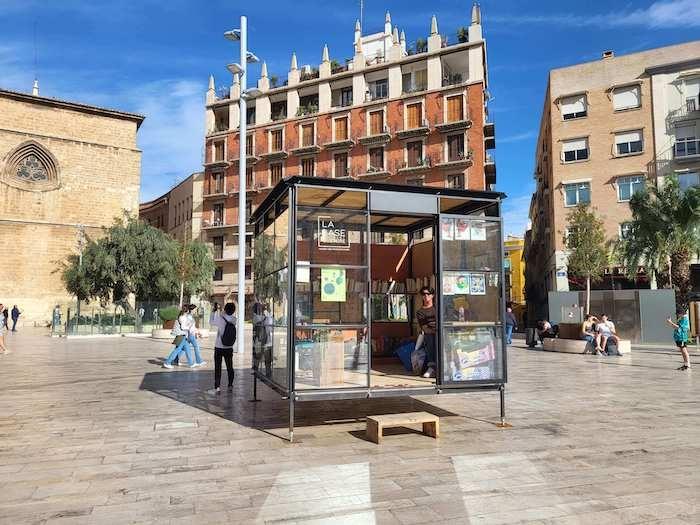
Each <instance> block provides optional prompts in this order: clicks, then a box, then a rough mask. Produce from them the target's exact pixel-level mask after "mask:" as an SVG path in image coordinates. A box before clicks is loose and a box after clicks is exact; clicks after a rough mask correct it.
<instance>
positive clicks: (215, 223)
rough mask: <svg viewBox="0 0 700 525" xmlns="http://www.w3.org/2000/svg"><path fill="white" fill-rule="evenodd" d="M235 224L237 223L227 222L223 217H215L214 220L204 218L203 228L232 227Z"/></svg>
mask: <svg viewBox="0 0 700 525" xmlns="http://www.w3.org/2000/svg"><path fill="white" fill-rule="evenodd" d="M233 226H235V224H225V223H224V221H223V219H214V220H211V221H209V220H206V219H205V220H203V221H202V229H203V230H217V229H220V228H232V227H233Z"/></svg>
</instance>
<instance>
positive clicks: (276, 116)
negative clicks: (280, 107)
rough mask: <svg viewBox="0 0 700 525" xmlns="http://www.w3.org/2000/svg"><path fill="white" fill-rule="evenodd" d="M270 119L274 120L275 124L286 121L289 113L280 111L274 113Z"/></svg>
mask: <svg viewBox="0 0 700 525" xmlns="http://www.w3.org/2000/svg"><path fill="white" fill-rule="evenodd" d="M270 118H271V119H272V121H273V122H277V121H278V120H284V119H286V118H287V111H280V112H279V113H273V114H272V115H271V116H270Z"/></svg>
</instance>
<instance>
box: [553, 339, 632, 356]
mask: <svg viewBox="0 0 700 525" xmlns="http://www.w3.org/2000/svg"><path fill="white" fill-rule="evenodd" d="M586 347H588V348H587V349H588V351H589V352H591V351H592V350H593V345H592V344H589V343H588V341H586V340H584V339H561V338H547V339H545V340H544V341H543V343H542V348H543V349H544V350H547V351H548V352H563V353H566V354H583V353H584V352H585V351H586ZM617 351H618V352H619V353H620V355H627V354H630V353H632V342H631V341H630V340H629V339H620V344H619V345H618V347H617Z"/></svg>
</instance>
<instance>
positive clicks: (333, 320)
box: [251, 177, 506, 401]
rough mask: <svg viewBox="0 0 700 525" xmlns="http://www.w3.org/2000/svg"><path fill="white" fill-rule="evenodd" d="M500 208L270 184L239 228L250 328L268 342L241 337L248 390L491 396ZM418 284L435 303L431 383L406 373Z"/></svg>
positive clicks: (498, 353)
mask: <svg viewBox="0 0 700 525" xmlns="http://www.w3.org/2000/svg"><path fill="white" fill-rule="evenodd" d="M501 198H502V195H501V194H498V193H493V192H470V191H459V190H445V189H437V188H413V189H411V190H406V189H405V188H403V187H401V186H392V185H382V184H369V183H359V182H354V181H337V180H332V181H324V180H320V179H307V178H302V177H293V178H291V179H288V180H286V181H283V182H282V183H280V184H279V185H278V186H277V187H276V188H275V189H274V190H273V191H272V192H271V194H270V195H269V196H268V197H267V198H266V200H265V201H264V202H263V203H262V204H261V205H260V207H259V209H258V210H256V212H255V213H254V214H253V216H252V218H251V222H252V223H253V224H254V227H255V253H254V264H253V272H254V279H255V281H254V283H255V284H254V293H255V298H256V299H255V301H256V303H257V311H258V312H262V313H261V314H259V315H258V316H257V317H256V319H258V322H259V323H260V322H262V323H263V324H264V326H265V328H266V332H267V333H269V336H267V335H266V336H265V337H264V338H263V339H264V342H263V343H260V341H257V342H256V340H255V338H254V344H253V352H254V356H255V359H254V361H255V366H256V368H257V370H256V373H255V375H256V378H257V379H260V380H262V381H263V382H265V383H266V384H268V385H269V386H271V387H273V388H274V389H275V390H277V391H279V392H280V393H281V394H283V395H285V396H289V398H290V400H292V401H293V400H300V399H304V398H306V399H313V398H320V397H323V396H324V395H328V394H332V395H333V396H334V397H336V398H337V397H353V396H368V395H400V394H401V393H402V390H403V391H406V392H408V391H411V392H413V391H416V390H422V389H425V390H428V391H433V392H434V391H438V392H440V391H445V389H450V388H457V389H459V388H469V387H474V386H479V385H480V386H484V387H487V386H494V387H497V388H501V389H502V387H501V385H502V384H503V383H504V382H505V377H506V373H505V372H506V370H505V355H504V347H503V340H502V332H503V325H502V317H503V309H504V303H503V289H502V243H501V230H500V218H499V209H500V199H501ZM422 286H429V287H431V288H433V289H435V291H436V294H435V308H436V316H437V320H438V334H437V356H436V358H437V359H436V360H437V370H436V374H435V377H423V376H422V375H421V374H419V373H415V372H414V370H413V369H412V367H411V359H410V354H411V351H412V345H413V344H414V343H415V340H416V338H417V336H418V334H419V331H420V328H419V325H418V323H417V321H416V312H417V310H418V308H420V306H421V302H422V298H421V295H420V293H419V291H420V288H421V287H422ZM260 319H262V321H260ZM256 330H258V328H256V327H255V326H254V328H253V332H254V335H255V334H256V333H261V332H256ZM407 355H408V359H406V356H407ZM402 358H403V359H402Z"/></svg>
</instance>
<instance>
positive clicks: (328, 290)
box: [321, 268, 347, 303]
mask: <svg viewBox="0 0 700 525" xmlns="http://www.w3.org/2000/svg"><path fill="white" fill-rule="evenodd" d="M346 291H347V281H346V279H345V268H321V301H324V302H336V303H344V302H345V297H346Z"/></svg>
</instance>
